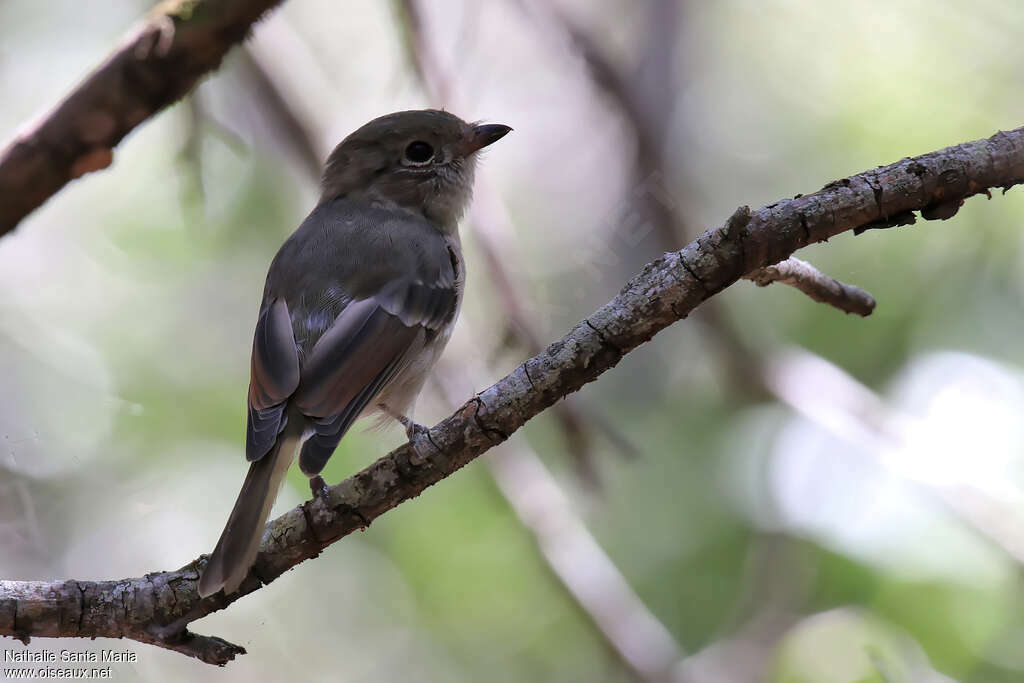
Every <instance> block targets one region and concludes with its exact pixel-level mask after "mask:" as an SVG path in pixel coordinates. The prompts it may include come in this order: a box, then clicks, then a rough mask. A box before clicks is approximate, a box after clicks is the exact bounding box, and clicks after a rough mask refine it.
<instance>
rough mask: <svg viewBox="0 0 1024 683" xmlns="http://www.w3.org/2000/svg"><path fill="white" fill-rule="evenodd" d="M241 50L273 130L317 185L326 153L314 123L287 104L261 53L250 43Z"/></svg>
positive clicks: (243, 60) (244, 62) (253, 87)
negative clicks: (304, 118)
mask: <svg viewBox="0 0 1024 683" xmlns="http://www.w3.org/2000/svg"><path fill="white" fill-rule="evenodd" d="M239 52H240V53H241V56H242V63H243V64H244V66H245V72H246V75H247V77H248V81H249V83H248V85H249V88H250V90H251V91H252V92H253V94H254V95H255V96H256V97H257V98H258V99H259V100H260V102H261V103H262V105H263V107H262V111H263V112H264V113H265V114H267V116H269V117H270V119H271V121H272V122H273V124H274V130H275V131H277V132H278V133H279V134H280V135H281V136H282V138H283V141H284V143H285V145H286V146H287V147H288V148H289V149H290V150H292V153H293V154H294V155H295V158H296V160H297V161H298V162H299V165H300V166H301V168H302V172H303V173H304V174H305V175H306V176H307V177H308V178H309V179H310V180H311V181H312V183H313V184H314V185H315V184H316V183H318V182H320V170H321V168H323V163H324V158H325V157H324V155H323V154H321V152H320V151H319V150H318V148H317V143H316V138H315V137H314V136H313V134H312V132H311V131H312V128H311V126H310V125H309V124H308V123H307V122H306V121H303V120H302V118H301V116H300V115H299V113H298V112H296V111H295V108H294V107H292V106H290V105H289V104H288V99H287V97H285V95H284V93H282V92H281V89H280V88H279V87H278V85H277V82H276V81H275V80H274V79H273V77H271V75H270V73H269V72H268V71H267V69H266V68H265V67H264V66H263V61H262V59H261V58H260V56H259V55H257V54H256V53H255V52H253V50H252V49H251V48H250V47H248V46H243V47H242V49H241V50H239Z"/></svg>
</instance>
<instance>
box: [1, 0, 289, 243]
mask: <svg viewBox="0 0 1024 683" xmlns="http://www.w3.org/2000/svg"><path fill="white" fill-rule="evenodd" d="M280 2H281V0H167V2H163V3H161V4H160V5H157V7H155V8H154V9H153V10H152V11H151V12H150V14H149V16H148V17H147V18H146V19H145V20H144V21H143V22H142V23H141V24H140V25H139V26H138V27H136V28H135V29H134V30H133V31H131V32H130V33H129V34H128V36H126V37H125V38H124V39H123V40H122V41H121V43H120V45H118V47H117V48H116V49H115V50H114V51H113V52H112V53H111V54H110V55H109V56H108V57H107V58H106V60H104V62H103V63H102V64H101V65H100V66H99V67H98V68H97V69H96V70H95V71H94V72H93V73H92V74H90V75H89V76H88V77H86V78H85V80H83V81H82V82H81V83H79V84H78V86H76V87H75V89H74V90H72V91H71V93H70V94H69V95H68V96H67V97H66V98H64V100H62V101H61V102H60V103H58V104H57V105H56V107H54V108H53V109H52V110H51V111H49V112H47V113H45V114H44V115H43V116H42V117H41V118H40V119H39V120H37V121H35V122H33V123H31V124H29V125H28V126H27V127H26V128H25V129H24V130H22V131H21V132H19V133H18V134H17V135H16V136H15V138H14V140H12V141H11V142H10V143H8V145H7V146H6V147H5V148H4V149H3V151H0V236H2V235H4V234H5V233H7V232H10V231H11V230H13V229H14V227H15V226H16V225H17V224H18V222H19V221H21V219H22V218H24V217H25V216H27V215H28V214H29V213H31V212H32V211H33V210H35V209H36V208H37V207H39V206H40V205H42V203H43V202H45V201H46V200H47V199H49V198H50V197H51V196H53V195H54V194H56V193H57V192H58V191H59V190H60V189H61V188H62V187H64V185H66V184H67V183H68V182H69V181H71V180H74V179H75V178H78V177H79V176H82V175H84V174H86V173H88V172H90V171H96V170H99V169H102V168H106V167H107V166H109V165H110V164H111V163H112V162H113V158H114V147H115V146H116V145H117V144H118V143H119V142H120V141H121V139H122V138H124V136H125V135H127V134H128V133H129V132H131V130H132V129H133V128H135V127H136V126H138V125H139V124H140V123H142V122H143V121H145V120H146V119H148V118H149V117H151V116H153V115H154V114H156V113H157V112H159V111H160V110H161V109H163V108H164V107H166V106H168V105H170V104H172V103H174V102H175V101H177V100H178V99H179V98H180V97H181V96H183V95H184V94H185V93H187V92H188V91H189V90H191V89H192V88H193V86H195V84H196V82H197V81H198V80H199V79H200V78H202V77H203V76H204V75H205V74H207V73H209V72H210V71H213V70H214V69H216V68H217V67H218V66H219V65H220V62H221V59H222V58H223V57H224V54H225V53H226V52H227V51H228V50H229V49H230V48H231V47H232V46H233V45H235V44H237V43H239V42H241V41H242V40H243V39H244V38H245V36H246V35H247V34H248V32H249V29H250V28H251V27H252V25H253V24H254V23H255V22H256V21H257V20H259V18H260V17H261V16H263V15H264V14H265V13H266V12H267V11H268V10H270V9H271V8H273V7H274V6H276V5H278V4H279V3H280Z"/></svg>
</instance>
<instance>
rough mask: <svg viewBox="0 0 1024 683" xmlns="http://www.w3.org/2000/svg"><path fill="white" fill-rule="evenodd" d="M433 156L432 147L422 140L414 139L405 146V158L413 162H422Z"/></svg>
mask: <svg viewBox="0 0 1024 683" xmlns="http://www.w3.org/2000/svg"><path fill="white" fill-rule="evenodd" d="M433 156H434V148H433V147H431V146H430V144H429V143H426V142H423V141H422V140H414V141H413V142H410V143H409V146H408V147H406V148H405V158H406V159H408V160H409V161H411V162H413V163H414V164H423V163H426V162H428V161H430V160H431V158H433Z"/></svg>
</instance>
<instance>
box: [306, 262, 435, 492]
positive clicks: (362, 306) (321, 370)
mask: <svg viewBox="0 0 1024 683" xmlns="http://www.w3.org/2000/svg"><path fill="white" fill-rule="evenodd" d="M454 307H455V289H454V287H451V286H437V283H434V284H433V285H427V284H424V283H421V282H414V281H408V280H406V281H395V282H392V283H390V284H389V285H388V286H387V287H385V289H384V290H383V291H382V292H381V293H380V294H378V295H377V296H375V297H373V298H370V299H363V300H360V301H355V302H352V303H350V304H349V305H348V306H346V307H345V310H344V311H342V313H341V315H339V316H338V318H337V320H336V321H335V323H334V325H332V326H331V328H330V329H328V330H327V331H326V332H325V333H324V334H323V336H321V337H320V339H319V340H318V341H317V343H316V345H315V346H314V347H313V349H312V351H311V352H310V353H309V356H308V357H307V358H306V360H305V363H304V364H303V367H302V379H301V381H300V382H299V387H298V390H297V391H296V392H295V395H294V397H293V399H292V403H293V405H294V406H295V407H296V408H298V409H299V410H300V411H302V412H303V413H304V414H305V415H308V416H309V417H310V418H312V420H311V423H312V425H313V430H314V433H313V435H312V436H310V438H309V439H307V440H306V442H305V444H303V447H302V453H301V454H300V456H299V466H300V467H301V468H302V471H303V472H305V473H306V474H307V475H310V476H312V475H314V474H317V473H319V472H320V471H321V470H322V469H323V467H324V465H326V464H327V460H328V458H330V456H331V454H332V453H333V452H334V449H335V448H336V447H337V445H338V442H339V441H340V440H341V437H342V436H344V435H345V432H346V431H347V430H348V428H349V427H350V426H351V424H352V423H353V422H354V421H355V420H356V418H357V417H359V415H360V413H362V412H363V410H364V409H365V408H366V406H367V405H369V404H370V402H371V401H373V399H374V398H375V397H376V396H377V395H378V394H379V393H380V392H381V390H382V389H383V388H384V387H385V386H387V384H388V382H390V381H391V380H392V379H393V378H394V377H395V375H397V374H398V373H399V372H401V370H402V369H403V368H404V367H405V366H406V364H408V362H409V361H410V360H411V359H412V358H414V357H415V356H416V354H417V353H418V352H419V351H420V350H422V349H423V347H424V345H425V343H426V342H427V341H428V340H429V339H430V338H431V337H432V336H433V335H435V334H436V333H437V331H438V330H439V329H440V327H441V325H443V324H444V322H445V320H446V318H447V317H448V315H449V314H450V312H451V311H452V310H453V309H454Z"/></svg>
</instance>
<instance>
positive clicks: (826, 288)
mask: <svg viewBox="0 0 1024 683" xmlns="http://www.w3.org/2000/svg"><path fill="white" fill-rule="evenodd" d="M744 277H745V278H746V279H747V280H750V281H752V282H753V283H754V284H756V285H757V286H758V287H767V286H768V285H770V284H771V283H773V282H781V283H783V284H787V285H790V286H791V287H796V288H797V289H799V290H800V291H801V292H803V293H804V294H806V295H807V296H809V297H811V298H812V299H814V300H815V301H818V302H820V303H823V304H828V305H829V306H834V307H835V308H838V309H839V310H840V311H844V312H846V313H856V314H857V315H859V316H862V317H866V316H869V315H871V312H872V311H873V310H875V299H874V297H872V296H871V295H870V294H868V293H867V292H865V291H864V290H863V289H861V288H860V287H855V286H854V285H848V284H844V283H842V282H840V281H839V280H836V279H835V278H832V277H829V276H828V275H825V274H824V273H822V272H821V271H820V270H818V269H817V268H815V267H814V266H812V265H811V264H810V263H807V261H801V260H800V259H798V258H796V257H792V256H791V257H790V258H788V259H786V260H785V261H781V262H779V263H776V264H775V265H773V266H768V267H767V268H762V269H761V270H758V271H755V272H753V273H751V274H749V275H746V276H744Z"/></svg>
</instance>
